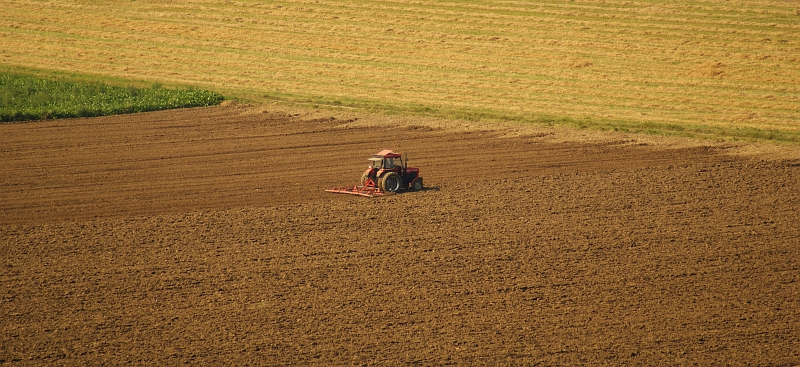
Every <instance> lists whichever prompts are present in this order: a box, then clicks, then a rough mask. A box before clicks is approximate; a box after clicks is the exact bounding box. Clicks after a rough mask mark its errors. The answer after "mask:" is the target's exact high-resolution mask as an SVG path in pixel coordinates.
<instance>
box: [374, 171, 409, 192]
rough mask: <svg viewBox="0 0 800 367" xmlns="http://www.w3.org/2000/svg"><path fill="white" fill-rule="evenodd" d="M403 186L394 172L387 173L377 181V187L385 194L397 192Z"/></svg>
mask: <svg viewBox="0 0 800 367" xmlns="http://www.w3.org/2000/svg"><path fill="white" fill-rule="evenodd" d="M402 185H403V180H402V179H401V178H400V175H398V174H397V173H395V172H389V173H387V174H385V175H383V176H381V178H380V179H378V187H380V189H381V190H383V191H386V192H398V191H400V187H401V186H402Z"/></svg>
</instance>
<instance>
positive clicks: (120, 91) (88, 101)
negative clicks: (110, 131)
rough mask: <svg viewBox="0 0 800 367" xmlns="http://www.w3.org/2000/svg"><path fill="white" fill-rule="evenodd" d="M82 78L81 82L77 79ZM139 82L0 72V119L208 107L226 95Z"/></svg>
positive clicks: (103, 114) (44, 117) (27, 119)
mask: <svg viewBox="0 0 800 367" xmlns="http://www.w3.org/2000/svg"><path fill="white" fill-rule="evenodd" d="M79 80H82V81H79ZM140 84H142V83H141V82H138V83H134V82H128V83H122V82H120V81H117V85H114V84H108V83H104V82H102V81H96V80H91V78H75V77H74V76H73V77H72V78H65V77H55V76H52V75H51V76H39V75H30V74H22V73H19V72H10V71H7V70H0V121H2V122H11V121H30V120H45V119H56V118H68V117H94V116H106V115H115V114H125V113H136V112H147V111H158V110H165V109H172V108H183V107H199V106H211V105H216V104H219V103H220V102H222V101H223V100H224V97H223V96H222V95H220V94H218V93H215V92H211V91H205V90H198V89H196V88H192V87H189V88H185V89H168V88H164V87H163V86H162V85H161V84H158V83H155V84H151V85H150V86H149V87H143V86H141V85H140Z"/></svg>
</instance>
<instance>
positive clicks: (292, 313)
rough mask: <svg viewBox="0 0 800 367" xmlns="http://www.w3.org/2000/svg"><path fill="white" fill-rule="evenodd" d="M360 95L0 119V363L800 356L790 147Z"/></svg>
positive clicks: (797, 167)
mask: <svg viewBox="0 0 800 367" xmlns="http://www.w3.org/2000/svg"><path fill="white" fill-rule="evenodd" d="M365 120H369V119H368V118H364V119H362V120H357V121H353V120H347V119H336V118H313V119H312V118H307V117H303V116H285V115H278V114H272V113H265V112H263V111H262V110H261V109H258V108H247V107H243V106H239V105H235V104H234V105H228V106H224V107H214V108H199V109H194V110H188V111H163V112H153V113H146V114H139V115H128V116H117V117H103V118H93V119H77V120H63V121H46V122H36V123H30V124H11V125H9V124H7V125H2V126H0V147H2V148H0V161H2V162H3V165H1V166H0V208H2V210H0V223H2V225H0V261H2V263H0V284H2V287H0V363H3V362H4V363H7V364H11V365H16V364H20V365H47V364H53V365H64V364H67V365H117V364H142V365H172V364H179V363H189V364H198V365H199V364H231V365H289V364H320V365H348V364H359V365H370V364H373V365H403V364H411V365H448V364H451V365H536V364H544V365H554V364H557V365H573V364H588V365H600V364H608V365H620V364H646V365H652V364H670V365H688V364H700V365H711V364H719V365H792V364H795V365H796V364H798V363H800V347H798V346H800V332H798V331H799V330H800V314H798V312H797V305H798V304H800V287H799V285H800V265H799V264H798V261H799V260H800V227H799V226H798V225H797V223H799V222H800V213H799V212H798V210H797V208H798V206H799V205H800V160H797V159H793V160H781V159H772V160H769V161H765V160H760V159H755V158H742V157H736V156H733V155H730V154H728V153H727V151H729V150H731V149H730V147H729V146H695V147H684V148H680V147H669V146H655V145H651V144H647V143H646V142H644V141H641V140H608V139H606V140H604V139H594V140H593V141H592V142H568V141H559V139H555V138H554V136H556V135H558V134H559V133H560V132H559V130H549V132H548V131H547V130H543V131H542V132H540V133H537V134H521V135H520V134H517V135H518V136H512V135H513V134H508V133H506V132H503V131H500V130H497V131H474V130H466V129H465V130H457V129H452V128H449V129H448V128H446V129H437V128H426V127H423V126H420V125H413V124H412V125H408V126H402V127H397V128H385V126H382V127H381V128H380V129H376V128H375V127H369V126H368V125H370V124H371V122H370V121H365ZM382 148H399V149H401V150H403V151H406V152H408V153H410V154H411V159H412V162H413V163H414V164H415V165H418V166H420V167H421V168H422V172H423V174H424V177H425V178H426V183H427V185H428V186H429V189H428V190H425V191H422V192H416V193H402V194H397V195H393V196H389V197H385V198H378V199H366V198H361V197H351V196H346V195H334V194H328V193H325V192H323V191H322V190H323V189H324V188H326V187H329V186H334V185H346V184H349V183H352V182H353V181H354V180H356V179H357V178H358V177H359V175H360V172H359V169H360V168H362V167H363V166H364V165H365V164H366V161H365V160H364V158H365V157H367V156H369V155H370V154H372V153H374V152H375V151H377V150H379V149H382ZM13 362H20V363H13Z"/></svg>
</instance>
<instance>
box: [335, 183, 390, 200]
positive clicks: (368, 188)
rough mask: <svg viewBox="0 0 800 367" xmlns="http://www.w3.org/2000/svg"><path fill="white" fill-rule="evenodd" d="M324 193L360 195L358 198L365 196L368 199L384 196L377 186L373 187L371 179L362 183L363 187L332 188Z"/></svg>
mask: <svg viewBox="0 0 800 367" xmlns="http://www.w3.org/2000/svg"><path fill="white" fill-rule="evenodd" d="M325 191H327V192H333V193H337V194H350V195H360V196H366V197H368V198H374V197H376V196H383V195H384V194H386V193H385V192H383V191H382V190H381V189H380V188H379V187H378V186H376V185H375V181H372V179H367V181H366V182H364V184H363V185H354V186H353V187H344V188H333V189H327V190H325Z"/></svg>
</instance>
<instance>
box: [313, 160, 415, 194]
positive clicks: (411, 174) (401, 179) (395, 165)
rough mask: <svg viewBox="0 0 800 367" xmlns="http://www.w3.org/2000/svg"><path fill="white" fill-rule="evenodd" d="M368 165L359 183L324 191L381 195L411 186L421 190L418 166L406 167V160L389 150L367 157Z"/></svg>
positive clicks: (413, 188)
mask: <svg viewBox="0 0 800 367" xmlns="http://www.w3.org/2000/svg"><path fill="white" fill-rule="evenodd" d="M369 161H370V165H369V168H367V170H366V171H364V173H363V174H362V175H361V183H360V184H358V185H355V186H353V187H347V188H332V189H327V190H325V191H328V192H335V193H339V194H352V195H361V196H368V197H375V196H381V195H384V194H386V193H387V192H398V191H400V190H403V189H407V188H409V187H410V188H411V189H412V190H414V191H419V190H422V177H420V176H419V168H414V167H408V160H407V159H403V156H402V155H401V154H398V153H395V152H393V151H391V150H382V151H380V152H378V153H376V154H375V156H373V157H372V158H369Z"/></svg>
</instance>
